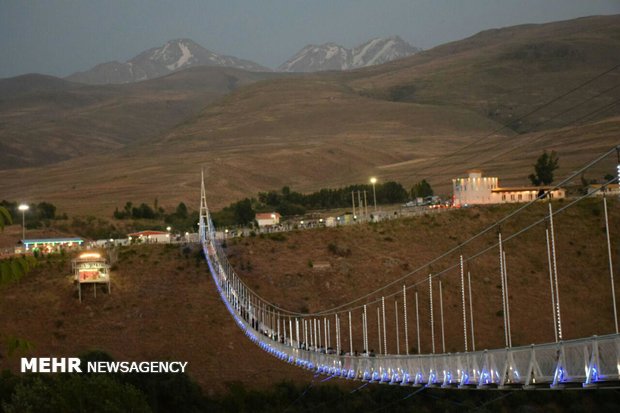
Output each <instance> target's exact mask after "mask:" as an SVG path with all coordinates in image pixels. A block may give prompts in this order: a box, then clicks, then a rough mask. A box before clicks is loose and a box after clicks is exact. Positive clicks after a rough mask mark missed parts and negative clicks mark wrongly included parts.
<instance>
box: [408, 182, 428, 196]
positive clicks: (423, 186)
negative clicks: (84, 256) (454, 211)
mask: <svg viewBox="0 0 620 413" xmlns="http://www.w3.org/2000/svg"><path fill="white" fill-rule="evenodd" d="M427 196H433V188H431V184H429V183H428V182H427V181H426V179H422V180H421V181H420V182H418V183H417V184H415V185H414V186H413V187H412V188H411V197H412V198H426V197H427Z"/></svg>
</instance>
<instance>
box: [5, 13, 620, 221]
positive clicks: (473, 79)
mask: <svg viewBox="0 0 620 413" xmlns="http://www.w3.org/2000/svg"><path fill="white" fill-rule="evenodd" d="M618 65H620V16H595V17H589V18H583V19H576V20H570V21H564V22H554V23H545V24H539V25H522V26H514V27H506V28H501V29H494V30H488V31H484V32H481V33H479V34H477V35H474V36H471V37H469V38H466V39H463V40H460V41H456V42H451V43H448V44H444V45H441V46H438V47H435V48H433V49H430V50H427V51H424V52H420V53H416V54H415V55H413V56H409V57H406V58H403V59H399V60H397V61H392V62H390V63H388V64H382V65H375V66H369V67H365V68H360V69H357V70H355V71H331V72H319V73H312V74H285V73H270V74H267V73H250V72H243V71H239V70H236V72H237V73H238V74H232V73H229V72H230V71H233V69H226V68H212V67H211V68H209V67H205V66H202V67H195V68H190V69H188V70H183V71H180V72H177V73H173V74H171V75H168V76H166V77H163V78H160V79H154V80H149V81H146V82H138V83H133V84H129V85H107V86H86V85H82V87H81V88H79V89H73V90H69V91H64V92H62V93H59V94H58V93H44V94H42V95H41V96H39V97H38V98H36V97H35V96H33V95H32V94H29V95H28V96H23V97H19V98H18V99H12V100H11V99H7V100H6V101H5V102H4V103H2V102H0V108H2V107H3V105H4V107H5V110H6V111H5V112H0V114H1V115H2V116H0V142H3V143H6V144H8V145H9V146H12V147H14V148H15V147H19V149H20V150H22V151H23V152H22V153H28V151H35V150H37V151H40V152H41V153H40V154H39V155H38V156H33V158H32V160H29V162H28V163H26V165H31V166H32V167H30V168H19V169H13V170H9V169H8V168H7V169H5V170H0V182H1V184H0V192H2V197H4V198H5V199H10V200H13V199H22V200H37V201H42V200H46V201H50V202H53V203H54V204H56V205H57V206H58V207H59V209H61V210H63V211H67V212H68V213H70V214H71V213H91V214H92V213H103V214H108V216H109V215H110V214H111V212H112V211H114V208H115V207H122V205H123V204H124V203H125V202H126V201H132V202H134V203H136V202H138V203H140V202H151V200H153V199H154V198H156V197H157V198H158V200H159V203H160V205H162V206H163V207H165V208H168V207H170V206H174V205H177V204H178V203H179V202H180V201H183V202H185V203H186V204H187V205H195V204H196V202H197V201H196V196H197V195H196V190H197V189H196V188H199V186H200V185H199V175H200V172H199V171H200V170H201V169H204V171H205V174H206V176H207V192H208V197H209V198H208V199H209V206H210V207H211V208H214V209H218V208H221V207H223V206H225V205H228V204H229V203H230V202H233V201H237V200H239V199H243V198H244V197H247V196H255V195H256V193H257V192H258V191H268V190H270V189H275V188H281V187H283V186H290V187H292V188H294V189H295V190H298V191H301V192H310V191H316V190H319V189H321V188H334V187H340V186H345V185H349V184H352V183H363V182H367V181H368V177H370V176H377V177H378V178H379V179H380V180H381V182H385V181H388V180H396V181H398V182H401V183H402V184H403V185H405V186H406V187H407V186H411V185H413V184H415V183H417V182H419V181H421V180H422V179H426V180H427V181H429V182H430V183H431V185H432V186H433V189H434V190H435V193H437V194H442V195H447V194H449V193H450V191H451V179H452V178H455V177H457V176H460V175H461V174H463V173H464V171H466V170H468V169H473V168H479V169H483V170H484V172H485V176H498V177H500V179H501V182H503V185H506V186H513V185H514V186H517V185H523V184H527V183H528V179H527V176H528V174H530V173H531V172H532V169H533V167H532V165H533V164H534V163H535V161H536V158H537V157H538V156H540V154H541V153H542V151H543V150H547V151H550V150H555V151H556V152H557V153H558V155H559V158H560V167H559V169H558V170H557V171H556V174H557V175H556V176H557V177H558V180H559V178H560V177H562V176H566V174H567V173H569V172H570V171H575V170H577V169H579V167H580V166H582V165H583V164H584V163H585V162H587V161H590V160H591V159H593V158H595V157H596V156H599V155H600V154H601V153H603V152H605V151H607V150H609V148H611V147H613V146H615V145H617V144H618V131H619V130H620V109H619V106H618V104H617V102H618V100H619V99H620V88H618V87H615V86H616V85H617V84H618V83H620V69H618ZM610 69H613V70H611V71H610ZM199 70H200V71H206V70H209V71H216V70H217V71H219V72H221V74H220V76H221V78H220V80H219V81H218V82H217V88H218V89H216V90H215V91H218V93H219V94H210V97H209V95H207V94H202V93H204V92H202V93H198V91H199V87H202V86H201V85H202V82H205V81H206V80H207V79H211V78H212V76H213V75H212V74H207V73H203V74H202V75H201V76H197V77H195V78H194V76H195V75H196V74H197V73H194V71H199ZM226 73H228V74H226ZM240 73H244V76H255V77H256V78H254V79H248V80H242V79H243V78H242V77H241V74H240ZM602 73H606V74H605V75H601V74H602ZM190 75H191V76H190ZM184 76H187V77H188V80H187V84H186V85H185V86H183V88H184V89H183V88H181V87H182V85H184V84H185V81H183V79H182V78H181V77H184ZM189 78H193V80H191V81H190V80H189ZM234 78H238V79H240V80H239V81H235V80H234ZM257 78H262V79H264V80H263V81H256V80H258V79H257ZM162 82H170V83H171V84H170V85H164V84H163V83H162ZM173 83H174V84H175V85H176V86H174V87H173ZM214 86H215V85H214ZM580 86H581V87H580ZM178 88H181V89H178ZM119 90H126V92H124V93H125V94H120V95H119ZM130 92H131V93H130ZM231 92H232V93H231ZM569 92H570V93H569ZM134 93H136V94H137V95H136V94H134ZM215 96H218V97H219V98H217V99H215V98H214V97H215ZM35 98H36V99H35ZM80 101H84V102H87V103H88V105H86V106H83V105H80ZM547 102H551V103H549V104H546V103H547ZM537 108H540V109H539V110H537V111H536V112H535V113H533V114H532V115H528V116H524V115H526V114H528V113H531V112H533V111H534V110H536V109H537ZM173 116H174V118H173ZM517 120H518V121H519V122H515V121H517ZM505 126H507V127H505ZM22 136H25V137H28V141H27V142H26V141H25V140H24V141H23V145H22ZM76 137H77V138H79V140H78V139H77V138H76ZM108 139H109V140H111V143H112V145H110V141H108ZM97 142H100V143H101V144H107V145H108V146H107V147H106V148H107V149H105V150H103V149H102V148H94V149H93V150H92V151H87V150H86V149H87V148H88V147H89V146H88V145H91V146H90V147H91V148H92V145H93V144H94V143H97ZM19 145H21V147H20V146H19ZM41 145H45V146H41ZM43 148H47V150H44V149H43ZM68 150H72V151H73V154H72V155H71V156H72V159H67V160H66V161H64V162H57V163H55V164H50V161H49V158H50V154H52V153H57V152H58V151H68ZM4 153H5V152H4V148H0V156H2V155H4ZM75 153H81V154H82V156H75ZM22 156H23V155H22ZM19 159H20V160H22V161H23V157H20V158H19ZM37 160H38V161H39V162H41V163H47V165H43V166H40V165H41V163H37V162H36V161H37ZM615 162H616V160H615V158H614V159H610V160H609V163H607V164H606V165H603V164H601V167H600V169H596V170H593V171H592V173H591V174H590V173H589V174H588V175H587V176H586V177H585V178H586V179H599V180H600V179H601V178H602V177H603V176H605V175H606V174H609V173H611V174H613V173H615V165H616V164H615ZM23 164H24V163H22V165H23ZM0 165H3V161H0Z"/></svg>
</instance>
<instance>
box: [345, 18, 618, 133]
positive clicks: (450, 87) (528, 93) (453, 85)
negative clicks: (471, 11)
mask: <svg viewBox="0 0 620 413" xmlns="http://www.w3.org/2000/svg"><path fill="white" fill-rule="evenodd" d="M618 64H620V15H616V16H596V17H588V18H581V19H576V20H569V21H564V22H554V23H547V24H540V25H523V26H513V27H508V28H502V29H493V30H487V31H484V32H481V33H478V34H476V35H474V36H472V37H469V38H467V39H464V40H459V41H456V42H452V43H447V44H445V45H441V46H438V47H435V48H433V49H431V50H428V51H425V52H422V53H419V54H416V55H414V56H412V57H409V58H406V59H402V60H398V61H394V62H392V63H390V64H387V65H383V66H381V67H377V68H368V69H364V70H361V71H359V73H358V74H357V76H356V78H355V79H353V80H352V81H350V82H349V84H350V85H351V86H352V87H353V88H354V89H355V90H357V91H359V92H361V93H365V94H369V95H372V96H376V97H379V98H385V99H391V100H397V101H408V102H419V103H433V104H444V105H445V104H449V105H455V106H459V107H468V108H471V109H473V110H476V111H477V112H478V113H480V114H481V115H483V116H489V117H491V118H494V119H497V120H498V121H500V122H501V123H510V122H512V121H513V120H514V119H515V118H517V117H519V116H521V115H522V114H524V113H527V112H529V111H530V110H531V109H532V108H534V107H536V106H537V105H540V104H542V103H544V102H546V101H548V100H550V99H551V98H553V97H555V96H558V95H560V94H562V93H563V92H565V91H567V90H569V89H570V88H571V87H573V86H577V85H578V84H580V83H581V82H583V81H585V80H587V79H589V78H590V77H594V76H595V75H597V74H599V73H602V72H603V71H605V70H607V69H610V68H612V67H614V66H616V65H618ZM618 83H620V71H618V70H616V71H614V72H613V73H610V74H609V75H607V76H605V77H604V78H601V79H600V81H597V82H595V83H593V84H591V85H590V86H589V87H588V88H587V89H586V90H584V91H579V92H577V93H574V94H572V95H570V96H568V97H567V98H565V99H562V101H561V102H558V103H559V104H556V105H554V106H553V107H550V109H549V110H543V111H541V112H539V113H537V114H536V115H535V116H533V117H531V118H528V119H526V120H524V121H523V122H522V123H519V124H515V125H513V128H515V129H517V130H520V131H524V130H525V131H530V130H532V127H534V126H535V125H537V124H538V123H539V122H540V121H542V120H546V119H548V118H550V117H551V116H553V115H554V114H556V113H557V112H560V111H561V110H562V109H564V108H568V107H570V106H572V105H574V104H577V103H579V102H581V101H582V100H584V99H586V98H590V97H592V96H593V95H595V94H596V93H595V92H596V91H602V90H605V89H607V88H609V87H611V86H614V85H616V84H618ZM618 98H620V89H615V90H613V91H611V92H609V93H606V94H605V95H604V96H601V97H598V98H596V99H594V100H592V101H590V103H589V104H588V105H586V106H585V107H581V108H579V109H578V110H575V111H572V112H570V113H567V114H565V115H563V116H560V117H559V118H557V119H555V120H553V121H550V122H548V123H546V124H545V125H542V126H540V127H538V129H549V128H552V127H558V126H563V125H564V124H565V122H566V121H569V120H572V119H574V118H576V117H578V116H580V114H583V113H587V112H588V111H591V110H592V109H593V108H596V107H599V106H603V105H604V104H605V103H610V102H612V101H614V100H616V99H618ZM615 113H618V112H617V109H616V111H615ZM602 117H604V116H600V117H599V119H600V118H602Z"/></svg>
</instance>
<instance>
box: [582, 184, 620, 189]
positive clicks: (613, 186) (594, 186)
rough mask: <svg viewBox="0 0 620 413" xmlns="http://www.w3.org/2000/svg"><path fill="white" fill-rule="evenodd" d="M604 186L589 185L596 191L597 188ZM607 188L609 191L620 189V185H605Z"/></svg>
mask: <svg viewBox="0 0 620 413" xmlns="http://www.w3.org/2000/svg"><path fill="white" fill-rule="evenodd" d="M602 186H603V185H602V184H590V185H588V187H589V188H594V189H596V188H600V187H602ZM605 186H606V187H607V188H608V189H618V188H619V187H620V185H619V184H607V185H605Z"/></svg>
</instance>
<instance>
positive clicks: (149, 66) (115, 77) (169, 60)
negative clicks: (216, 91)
mask: <svg viewBox="0 0 620 413" xmlns="http://www.w3.org/2000/svg"><path fill="white" fill-rule="evenodd" d="M193 66H218V67H232V68H236V69H243V70H248V71H252V72H269V71H271V70H270V69H268V68H266V67H263V66H261V65H259V64H257V63H254V62H251V61H249V60H244V59H239V58H236V57H233V56H224V55H219V54H217V53H214V52H212V51H210V50H207V49H205V48H204V47H202V46H201V45H199V44H198V43H196V42H194V41H192V40H190V39H177V40H170V41H169V42H167V43H166V44H164V45H163V46H161V47H154V48H152V49H149V50H146V51H144V52H142V53H140V54H139V55H137V56H135V57H133V58H132V59H130V60H128V61H127V62H124V63H121V62H106V63H101V64H99V65H97V66H95V67H93V68H92V69H90V70H87V71H85V72H77V73H74V74H72V75H70V76H68V77H67V78H66V80H69V81H72V82H79V83H86V84H92V85H102V84H120V83H132V82H139V81H142V80H148V79H154V78H157V77H161V76H164V75H167V74H170V73H173V72H176V71H179V70H183V69H187V68H189V67H193Z"/></svg>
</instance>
